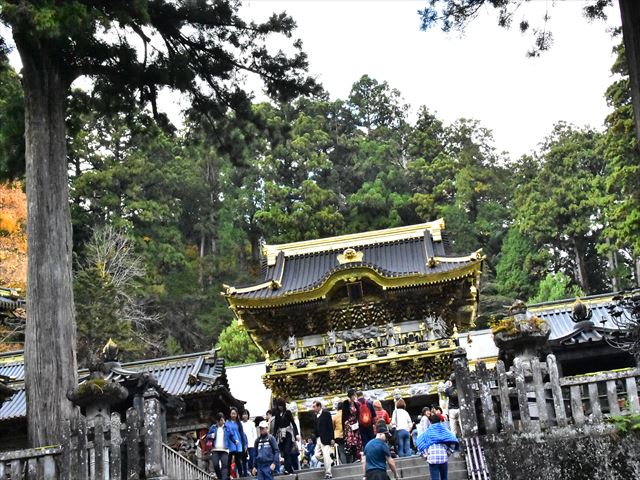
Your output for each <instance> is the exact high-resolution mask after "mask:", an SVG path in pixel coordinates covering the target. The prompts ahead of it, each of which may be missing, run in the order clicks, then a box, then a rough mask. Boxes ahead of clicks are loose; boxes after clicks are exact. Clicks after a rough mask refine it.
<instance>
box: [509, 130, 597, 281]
mask: <svg viewBox="0 0 640 480" xmlns="http://www.w3.org/2000/svg"><path fill="white" fill-rule="evenodd" d="M600 138H601V135H600V134H599V133H597V132H595V131H593V130H591V129H577V128H576V127H574V126H571V125H567V124H565V123H562V122H561V123H558V124H556V126H555V127H554V130H553V132H552V134H551V135H550V136H549V137H548V138H547V139H546V140H545V142H544V144H543V149H542V153H541V158H540V166H539V169H538V171H537V173H536V174H535V176H534V177H533V178H532V179H531V181H530V182H529V183H527V184H524V185H522V187H521V188H520V189H519V191H518V192H517V194H516V196H515V206H516V215H515V216H516V222H517V225H518V228H519V229H520V231H521V232H522V233H526V234H527V235H528V236H529V237H530V239H531V240H532V241H533V242H534V244H535V245H536V246H537V247H538V248H547V249H548V250H549V251H551V252H552V255H553V257H554V262H555V263H556V265H557V266H563V267H565V268H567V267H568V268H567V270H568V271H572V272H573V275H574V279H575V280H576V282H577V283H579V285H580V287H581V288H582V290H583V291H585V292H587V293H589V292H591V291H592V287H591V283H592V282H591V281H590V280H591V279H590V278H589V272H588V269H587V262H588V260H589V258H590V257H591V256H596V255H597V254H596V252H595V244H594V242H593V241H592V239H593V238H594V237H597V236H598V235H599V234H600V233H601V229H602V228H601V216H602V211H601V208H600V205H601V203H602V192H603V185H602V180H603V175H604V173H605V166H606V163H605V162H604V160H603V158H602V154H601V151H600V149H599V142H600ZM552 246H553V248H552ZM556 269H558V268H556Z"/></svg>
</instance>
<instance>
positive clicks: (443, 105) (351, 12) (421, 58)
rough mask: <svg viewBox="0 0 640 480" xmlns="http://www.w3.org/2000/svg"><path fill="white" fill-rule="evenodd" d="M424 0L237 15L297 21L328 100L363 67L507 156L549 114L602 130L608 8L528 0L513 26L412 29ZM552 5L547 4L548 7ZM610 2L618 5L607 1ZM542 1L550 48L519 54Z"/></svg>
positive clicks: (311, 3) (615, 17)
mask: <svg viewBox="0 0 640 480" xmlns="http://www.w3.org/2000/svg"><path fill="white" fill-rule="evenodd" d="M426 3H427V2H426V0H423V1H420V0H413V1H410V0H407V1H402V0H393V1H382V0H378V1H372V0H360V1H345V0H340V1H338V0H335V1H330V0H289V1H276V0H250V1H246V2H245V5H244V7H243V9H244V11H245V12H246V16H248V17H250V18H254V19H256V20H259V19H265V18H266V17H267V16H268V15H269V13H270V12H273V11H278V12H279V11H283V10H286V11H287V12H288V13H289V14H291V15H292V16H293V18H294V19H295V20H296V22H297V24H298V30H297V33H296V35H297V37H299V38H301V39H302V40H303V42H304V50H305V51H306V52H307V54H308V55H309V62H310V69H311V73H312V74H313V75H315V76H317V78H318V80H319V81H320V82H321V83H322V84H323V85H324V87H325V89H326V90H327V91H328V92H329V93H330V95H331V96H332V98H342V99H344V98H346V97H347V95H348V94H349V90H350V88H351V85H352V84H353V82H355V81H356V80H357V79H358V78H360V76H361V75H363V74H365V73H367V74H369V75H370V76H372V77H373V78H376V79H377V80H380V81H382V80H386V81H388V82H389V84H390V85H391V86H392V87H395V88H397V89H398V90H400V92H401V93H402V94H403V97H404V99H405V101H406V102H407V103H408V104H409V105H410V106H411V108H412V111H413V112H414V113H415V112H416V111H417V109H418V107H420V106H421V105H426V106H427V107H429V108H430V109H431V110H435V111H436V112H437V114H438V115H439V117H440V118H442V119H444V120H445V121H447V122H451V121H453V120H455V119H456V118H459V117H467V118H476V119H478V120H480V121H481V122H482V125H483V126H485V127H488V128H490V129H492V130H493V132H494V136H495V140H496V146H497V147H498V148H499V149H500V150H507V151H509V152H510V153H511V154H512V155H513V156H519V155H521V154H523V153H527V152H529V151H530V150H531V149H533V148H535V146H536V145H537V144H538V142H540V141H541V140H542V139H543V138H544V136H545V135H547V134H548V133H549V132H550V131H551V128H552V126H553V124H554V123H555V122H556V121H558V120H566V121H568V122H572V123H575V124H577V125H586V124H589V125H591V126H594V127H598V128H601V127H602V123H603V120H604V117H605V115H606V114H607V111H608V108H607V105H606V103H605V100H604V96H603V95H604V92H605V90H606V88H607V87H608V85H610V84H611V82H612V80H613V78H612V76H611V74H610V68H611V65H612V63H613V60H614V57H613V55H612V53H611V49H612V47H613V46H614V45H615V44H617V43H618V42H619V41H620V40H619V39H614V38H612V36H611V33H610V28H609V27H610V26H618V25H619V23H620V15H619V12H618V11H617V9H615V10H614V9H610V10H609V12H608V13H609V20H608V22H606V23H605V22H601V21H596V22H593V23H589V22H588V21H587V20H586V19H585V18H584V17H583V16H582V8H583V6H584V2H582V1H575V0H574V1H564V2H562V1H560V2H552V1H548V2H547V1H545V0H534V1H532V2H531V4H527V5H525V6H524V7H523V8H522V9H521V14H518V15H516V17H515V25H516V28H515V29H512V30H510V31H509V30H504V29H501V28H499V27H498V26H497V21H496V14H495V11H494V10H493V9H490V8H489V9H487V10H486V11H485V12H483V13H482V14H481V15H480V17H479V18H478V19H477V20H476V21H475V22H473V23H472V24H471V25H470V26H469V28H468V29H467V31H466V33H465V35H464V36H461V35H460V34H459V33H451V34H445V33H443V32H441V31H440V30H439V29H434V30H431V31H429V32H421V31H420V29H419V17H418V15H417V13H416V12H417V10H418V9H419V8H422V7H423V6H424V5H425V4H426ZM552 3H555V5H554V6H552V5H551V4H552ZM614 3H616V4H617V2H614ZM547 6H549V14H550V16H551V20H550V21H549V23H548V27H549V29H550V30H551V31H552V32H553V35H554V45H553V48H552V49H551V50H550V51H549V52H546V53H544V54H543V55H542V57H540V58H534V59H531V58H527V57H526V52H527V50H528V49H529V48H530V47H531V45H532V38H531V36H523V35H521V34H520V32H519V31H518V29H517V24H518V23H519V21H520V19H521V18H522V15H525V16H526V17H527V18H528V20H529V21H530V23H531V24H532V26H535V25H536V24H538V25H541V21H540V19H541V18H542V16H543V15H544V13H545V10H546V8H547Z"/></svg>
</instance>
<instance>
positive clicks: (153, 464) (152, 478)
mask: <svg viewBox="0 0 640 480" xmlns="http://www.w3.org/2000/svg"><path fill="white" fill-rule="evenodd" d="M158 397H159V395H158V392H156V391H155V390H153V389H148V390H147V391H146V392H144V419H143V425H144V456H145V458H144V472H145V478H146V479H147V480H168V477H166V476H165V475H164V471H163V468H162V418H161V415H162V412H161V409H162V407H161V405H160V401H159V400H158Z"/></svg>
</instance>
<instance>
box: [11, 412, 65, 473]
mask: <svg viewBox="0 0 640 480" xmlns="http://www.w3.org/2000/svg"><path fill="white" fill-rule="evenodd" d="M73 448H74V447H73V441H72V438H71V420H70V419H66V420H64V421H63V423H62V454H61V455H60V461H59V462H56V463H57V469H58V472H59V475H60V480H72V477H71V455H72V451H73ZM54 474H55V473H54ZM0 478H2V477H1V476H0Z"/></svg>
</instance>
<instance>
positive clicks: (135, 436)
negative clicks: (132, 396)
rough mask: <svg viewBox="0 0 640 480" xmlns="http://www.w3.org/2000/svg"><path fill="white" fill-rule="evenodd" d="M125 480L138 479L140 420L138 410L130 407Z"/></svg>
mask: <svg viewBox="0 0 640 480" xmlns="http://www.w3.org/2000/svg"><path fill="white" fill-rule="evenodd" d="M126 422H127V432H126V438H127V480H138V479H139V478H140V445H139V444H138V440H139V439H140V420H139V416H138V410H136V409H135V408H134V407H131V408H129V409H128V410H127V420H126Z"/></svg>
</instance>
